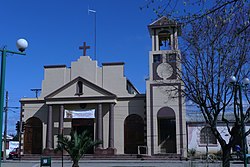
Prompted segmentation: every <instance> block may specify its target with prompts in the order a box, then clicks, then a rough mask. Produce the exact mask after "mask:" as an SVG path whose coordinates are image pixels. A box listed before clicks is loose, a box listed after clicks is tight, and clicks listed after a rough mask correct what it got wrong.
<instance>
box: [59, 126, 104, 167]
mask: <svg viewBox="0 0 250 167" xmlns="http://www.w3.org/2000/svg"><path fill="white" fill-rule="evenodd" d="M70 136H71V137H70V138H69V137H66V136H61V135H59V136H58V146H57V150H60V151H63V150H65V151H67V152H68V154H69V155H70V158H71V160H72V161H73V165H72V167H79V164H78V163H79V160H80V158H81V157H82V156H83V155H84V154H86V152H87V151H88V150H89V149H91V148H92V147H93V146H96V145H97V144H100V143H101V141H93V140H92V138H91V137H90V136H89V134H88V132H87V131H83V133H81V134H78V133H77V132H76V131H72V132H71V134H70Z"/></svg>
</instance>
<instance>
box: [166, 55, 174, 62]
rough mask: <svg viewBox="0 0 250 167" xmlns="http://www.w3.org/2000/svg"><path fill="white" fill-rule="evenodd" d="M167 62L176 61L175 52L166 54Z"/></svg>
mask: <svg viewBox="0 0 250 167" xmlns="http://www.w3.org/2000/svg"><path fill="white" fill-rule="evenodd" d="M167 62H176V54H175V53H172V54H168V55H167Z"/></svg>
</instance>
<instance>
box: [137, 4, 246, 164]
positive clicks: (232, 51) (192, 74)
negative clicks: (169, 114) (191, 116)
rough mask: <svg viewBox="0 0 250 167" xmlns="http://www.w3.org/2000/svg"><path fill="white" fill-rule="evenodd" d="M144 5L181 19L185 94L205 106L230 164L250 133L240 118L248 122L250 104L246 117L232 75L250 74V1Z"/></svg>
mask: <svg viewBox="0 0 250 167" xmlns="http://www.w3.org/2000/svg"><path fill="white" fill-rule="evenodd" d="M145 7H146V8H153V11H154V12H155V13H156V15H157V17H160V16H162V15H166V16H168V17H169V18H170V19H174V20H176V21H178V22H180V23H182V25H183V34H182V36H183V39H182V41H181V51H182V55H181V63H182V69H180V71H179V72H180V74H181V75H180V76H179V78H180V79H181V80H182V82H183V84H184V87H185V89H184V90H183V95H185V96H186V99H187V100H191V101H193V102H194V103H195V104H196V105H197V106H198V107H199V109H200V110H201V112H202V114H203V116H204V118H205V120H206V123H207V124H208V125H209V126H210V128H211V130H212V132H213V134H214V135H215V137H216V139H217V140H218V142H219V143H220V145H221V148H222V153H223V157H222V160H223V166H224V167H228V166H230V162H229V157H230V151H231V148H232V147H233V146H234V145H235V144H236V142H237V140H238V139H239V138H241V139H242V138H244V137H245V136H246V135H248V134H249V133H250V132H249V131H247V132H246V133H245V134H243V133H242V131H241V130H240V129H242V124H241V123H240V122H239V121H240V119H243V120H244V123H246V122H247V121H248V120H249V110H250V108H246V109H245V112H244V115H243V118H241V117H240V115H239V114H238V112H239V110H238V104H237V103H238V102H237V101H238V99H236V98H234V97H236V96H235V95H236V94H239V92H238V91H237V90H235V87H232V85H230V84H229V78H230V76H232V75H234V76H236V77H237V79H238V80H240V79H243V78H244V77H246V76H249V73H250V71H249V65H250V63H249V61H250V55H249V50H250V47H249V44H250V42H249V39H250V31H249V27H250V5H249V0H214V1H206V0H184V1H180V0H179V1H178V0H177V1H173V0H163V1H154V0H151V1H148V2H147V4H146V5H145V6H144V7H142V9H143V8H145ZM246 93H247V92H246ZM246 95H247V94H246ZM245 99H247V98H245ZM246 102H247V103H248V104H249V103H250V102H249V100H246ZM232 106H235V107H234V109H233V110H232ZM227 111H233V113H234V117H235V118H234V120H228V119H227V118H226V117H225V113H226V112H227ZM219 121H221V122H223V123H224V124H225V125H226V126H227V129H228V133H229V135H230V140H229V141H228V142H227V141H226V140H225V139H224V138H223V137H222V136H221V134H220V133H219V131H218V129H217V123H218V122H219Z"/></svg>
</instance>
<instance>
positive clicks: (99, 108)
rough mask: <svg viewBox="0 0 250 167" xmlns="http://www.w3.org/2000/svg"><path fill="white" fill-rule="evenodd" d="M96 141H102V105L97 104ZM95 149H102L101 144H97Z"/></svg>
mask: <svg viewBox="0 0 250 167" xmlns="http://www.w3.org/2000/svg"><path fill="white" fill-rule="evenodd" d="M96 140H99V141H103V118H102V104H98V105H97V114H96ZM97 148H103V144H98V146H97Z"/></svg>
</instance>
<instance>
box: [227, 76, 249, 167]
mask: <svg viewBox="0 0 250 167" xmlns="http://www.w3.org/2000/svg"><path fill="white" fill-rule="evenodd" d="M229 81H230V83H231V84H232V85H233V87H234V89H233V90H234V95H235V100H237V95H238V96H239V102H237V101H235V102H234V104H235V106H234V107H235V109H236V105H237V106H238V108H239V111H240V124H241V133H242V150H243V158H244V167H247V158H246V154H247V143H246V136H245V115H244V111H243V103H242V88H243V89H245V88H246V87H247V86H248V85H249V84H250V80H249V79H248V78H244V79H243V80H242V82H239V81H237V79H236V77H235V76H231V77H230V79H229ZM245 90H246V89H245Z"/></svg>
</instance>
